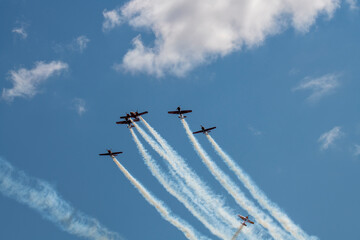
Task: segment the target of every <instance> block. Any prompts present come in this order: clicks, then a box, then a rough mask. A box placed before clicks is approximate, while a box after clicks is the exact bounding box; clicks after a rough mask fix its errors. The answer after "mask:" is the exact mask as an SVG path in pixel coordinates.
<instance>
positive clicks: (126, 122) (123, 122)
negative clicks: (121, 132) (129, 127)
mask: <svg viewBox="0 0 360 240" xmlns="http://www.w3.org/2000/svg"><path fill="white" fill-rule="evenodd" d="M128 123H129V121H119V122H116V124H128Z"/></svg>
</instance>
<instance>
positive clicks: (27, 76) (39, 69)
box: [2, 61, 68, 101]
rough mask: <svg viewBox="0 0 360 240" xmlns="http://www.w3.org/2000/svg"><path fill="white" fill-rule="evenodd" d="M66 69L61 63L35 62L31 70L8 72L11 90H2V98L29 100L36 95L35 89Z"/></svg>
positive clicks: (23, 69) (66, 66)
mask: <svg viewBox="0 0 360 240" xmlns="http://www.w3.org/2000/svg"><path fill="white" fill-rule="evenodd" d="M66 69H68V65H67V64H66V63H64V62H61V61H52V62H50V63H45V62H36V63H35V67H34V68H33V69H30V70H28V69H25V68H20V69H19V70H17V71H10V79H11V81H12V82H13V85H14V86H13V88H10V89H5V88H4V89H3V91H2V98H3V99H5V100H6V101H12V100H13V99H14V98H15V97H28V98H31V97H33V96H35V95H36V94H37V93H38V90H37V87H38V85H39V84H40V83H42V82H44V81H46V80H47V79H48V78H49V77H51V76H52V75H55V74H57V73H60V72H61V71H63V70H66Z"/></svg>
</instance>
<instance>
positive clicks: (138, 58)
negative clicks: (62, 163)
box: [103, 0, 340, 77]
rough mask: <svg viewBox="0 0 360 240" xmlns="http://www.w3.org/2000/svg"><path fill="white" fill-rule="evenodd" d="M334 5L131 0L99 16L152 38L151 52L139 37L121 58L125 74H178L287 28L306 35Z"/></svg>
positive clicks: (285, 0) (324, 1)
mask: <svg viewBox="0 0 360 240" xmlns="http://www.w3.org/2000/svg"><path fill="white" fill-rule="evenodd" d="M339 6H340V0H242V1H238V0H210V1H202V0H152V1H149V0H131V1H130V2H129V3H127V4H126V5H124V6H123V7H122V8H120V9H115V10H112V11H104V12H103V14H104V17H105V20H104V23H103V27H104V28H105V29H111V28H113V27H115V26H117V25H119V24H121V23H122V22H125V21H127V22H128V23H129V25H130V26H132V27H135V28H138V29H139V28H142V29H149V30H151V31H152V32H153V33H154V35H155V41H154V44H153V46H152V47H148V46H145V45H144V44H143V42H142V40H141V38H140V37H136V38H135V39H134V41H133V44H134V48H133V49H131V50H129V51H128V52H127V54H126V55H125V56H124V58H123V62H122V67H123V68H124V69H125V70H128V71H131V72H143V73H147V74H152V75H156V76H158V77H160V76H163V75H164V74H166V73H171V74H175V75H180V76H181V75H184V74H186V73H187V72H188V71H190V70H191V69H193V68H194V67H196V66H197V65H199V64H202V63H205V62H208V61H211V60H212V59H214V58H217V57H219V56H225V55H228V54H229V53H232V52H234V51H238V50H240V49H242V48H244V47H248V48H251V47H256V46H258V45H260V44H262V43H263V41H264V40H265V39H266V38H267V37H268V36H271V35H274V34H278V33H280V32H281V31H283V30H284V29H286V28H287V27H288V26H290V25H291V26H293V27H294V28H295V29H296V30H298V31H300V32H306V31H308V30H309V28H310V26H311V25H313V24H314V22H315V20H316V18H317V17H318V16H319V15H321V14H323V15H326V16H328V17H331V16H332V14H333V12H334V11H335V9H336V8H338V7H339Z"/></svg>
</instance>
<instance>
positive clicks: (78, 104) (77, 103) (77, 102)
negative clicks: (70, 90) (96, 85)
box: [73, 98, 87, 116]
mask: <svg viewBox="0 0 360 240" xmlns="http://www.w3.org/2000/svg"><path fill="white" fill-rule="evenodd" d="M73 103H74V109H75V110H76V112H77V113H78V114H79V116H81V115H83V114H84V113H85V112H86V111H87V109H86V102H85V100H84V99H81V98H75V99H74V100H73Z"/></svg>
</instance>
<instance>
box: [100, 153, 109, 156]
mask: <svg viewBox="0 0 360 240" xmlns="http://www.w3.org/2000/svg"><path fill="white" fill-rule="evenodd" d="M99 155H100V156H110V153H100V154H99Z"/></svg>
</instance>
